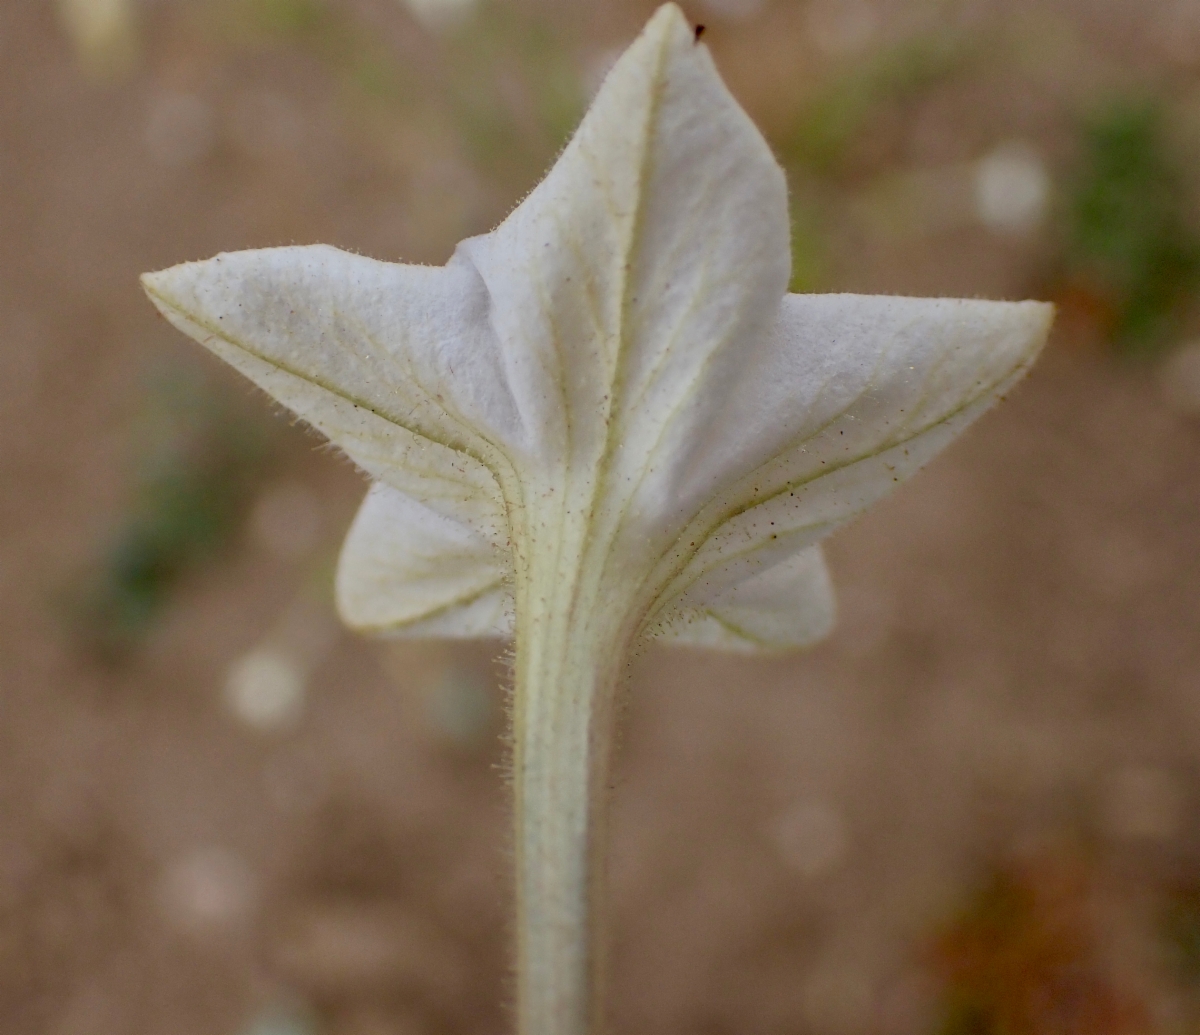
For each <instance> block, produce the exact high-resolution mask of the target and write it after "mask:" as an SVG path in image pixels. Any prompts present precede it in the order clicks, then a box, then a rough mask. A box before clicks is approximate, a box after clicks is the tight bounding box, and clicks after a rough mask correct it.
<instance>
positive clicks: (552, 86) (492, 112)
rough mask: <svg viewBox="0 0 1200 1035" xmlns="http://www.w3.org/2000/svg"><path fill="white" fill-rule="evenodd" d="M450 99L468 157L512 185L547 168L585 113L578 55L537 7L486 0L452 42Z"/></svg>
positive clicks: (495, 179)
mask: <svg viewBox="0 0 1200 1035" xmlns="http://www.w3.org/2000/svg"><path fill="white" fill-rule="evenodd" d="M449 43H450V45H449V57H450V62H451V71H452V74H451V76H450V84H449V86H450V89H449V105H450V112H451V115H452V118H453V120H454V123H455V125H456V126H457V129H458V133H459V136H460V138H461V140H462V142H463V144H464V146H465V149H466V152H467V156H468V158H469V159H470V161H471V162H472V163H473V164H474V165H475V166H476V168H477V169H478V170H479V171H480V173H482V174H484V175H486V176H487V178H488V179H489V180H490V181H491V182H492V183H494V184H497V185H499V186H501V187H502V188H504V189H507V190H510V191H519V190H525V189H528V187H529V185H530V182H531V181H533V180H536V179H537V178H538V177H539V176H540V175H541V174H542V173H544V172H545V170H546V168H547V166H548V165H549V164H550V162H551V161H552V160H553V158H554V156H555V155H556V154H557V153H558V152H559V151H560V150H561V149H562V147H563V146H564V145H565V144H566V142H567V140H568V138H569V137H570V135H571V133H572V132H573V131H574V129H575V126H576V125H577V124H578V123H579V120H580V119H581V118H582V117H583V112H584V108H585V106H586V101H587V98H586V96H585V94H584V90H583V84H582V77H581V76H580V74H579V67H578V62H577V61H576V60H573V59H572V54H571V49H570V48H569V47H568V46H567V45H566V41H565V40H563V39H562V38H561V37H560V34H559V33H558V32H556V29H555V26H554V25H553V23H552V22H550V21H549V20H547V19H546V18H544V17H542V16H539V15H538V14H537V13H536V12H523V11H520V10H518V9H516V8H513V7H511V6H506V5H503V4H490V5H484V6H483V7H481V9H480V10H479V11H478V12H477V13H476V14H475V16H474V18H473V19H472V21H471V22H470V23H469V24H468V25H467V26H465V27H464V28H463V29H462V30H461V31H460V32H458V33H457V34H456V35H455V36H454V37H453V38H452V39H451V40H450V41H449Z"/></svg>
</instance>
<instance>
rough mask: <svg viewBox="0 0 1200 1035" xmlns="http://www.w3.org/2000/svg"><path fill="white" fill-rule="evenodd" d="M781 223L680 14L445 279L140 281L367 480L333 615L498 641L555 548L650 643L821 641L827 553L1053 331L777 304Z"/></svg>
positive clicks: (928, 307)
mask: <svg viewBox="0 0 1200 1035" xmlns="http://www.w3.org/2000/svg"><path fill="white" fill-rule="evenodd" d="M788 226H789V223H788V217H787V194H786V187H785V183H784V178H783V174H782V172H781V170H780V168H779V166H778V164H777V163H776V162H775V160H774V158H773V157H772V155H771V152H770V150H769V148H768V147H767V145H766V143H765V142H764V141H763V139H762V137H761V136H760V135H759V133H758V131H757V130H756V129H755V127H754V126H753V124H752V123H751V122H750V120H749V119H748V118H747V117H746V115H745V114H744V113H743V112H742V111H741V109H740V108H739V107H738V105H737V104H736V102H735V101H734V100H733V98H732V97H731V96H730V94H729V93H728V91H727V90H726V88H725V86H724V85H723V83H722V82H721V80H720V79H719V77H718V76H717V74H716V72H715V70H714V68H713V64H712V61H711V58H710V57H709V54H708V52H707V49H706V48H705V47H703V46H698V45H696V44H695V43H694V41H693V36H692V33H691V32H690V30H689V29H688V27H687V25H686V23H685V22H684V20H683V18H682V16H681V15H680V14H679V12H678V10H677V9H676V8H675V7H673V6H667V7H664V8H662V9H661V10H660V11H659V13H658V14H657V15H656V16H655V18H654V19H653V20H652V21H651V23H650V24H649V25H648V26H647V28H646V30H645V31H644V32H643V34H642V36H641V37H640V38H639V39H638V40H637V41H636V42H635V43H634V44H633V46H632V47H631V48H630V49H629V50H628V51H627V52H626V54H625V55H624V56H623V57H622V59H621V60H620V61H619V62H618V63H617V65H616V66H615V67H614V69H613V70H612V72H611V73H610V75H609V76H608V78H607V80H606V82H605V84H604V86H603V88H602V89H601V91H600V93H599V94H598V96H597V97H596V100H595V103H594V105H593V106H592V108H591V110H590V112H589V113H588V115H587V117H586V118H585V119H584V121H583V123H582V125H581V126H580V128H579V130H578V132H577V133H576V135H575V137H574V139H573V140H572V141H571V143H570V145H569V146H568V147H567V149H566V150H565V152H564V153H563V155H562V157H561V158H560V159H559V161H558V163H557V164H556V165H555V167H554V168H553V169H552V170H551V172H550V174H549V175H548V176H547V177H546V179H545V180H544V181H543V182H542V183H541V184H540V185H539V186H538V187H537V188H536V189H535V190H534V191H533V193H532V194H531V195H530V196H529V197H528V198H527V199H526V200H525V201H524V203H522V204H521V205H520V207H518V208H517V209H516V211H514V212H513V213H512V215H510V216H509V217H508V219H506V220H505V221H504V223H503V224H501V225H500V226H499V227H498V228H497V229H496V230H495V231H493V232H492V233H490V234H487V235H485V236H483V237H477V238H472V239H470V240H467V241H464V242H463V243H462V244H461V245H459V247H458V249H457V250H456V252H455V254H454V256H453V257H452V258H451V259H450V261H449V262H448V263H447V264H446V265H445V266H444V267H439V268H432V267H424V266H410V265H399V264H393V263H385V262H378V261H376V260H373V259H367V258H363V257H361V256H357V255H352V254H347V253H345V252H341V251H337V250H335V249H333V248H328V247H323V246H317V247H298V248H277V249H267V250H262V251H250V252H241V253H236V254H228V255H220V256H218V257H216V258H215V259H212V260H209V261H206V262H198V263H186V264H184V265H181V266H176V267H174V268H173V269H169V270H166V271H164V272H161V273H157V274H151V275H148V276H147V277H145V278H144V280H145V286H146V289H147V291H148V292H149V293H150V295H151V297H152V298H153V300H154V301H155V303H156V304H157V305H158V306H159V308H160V309H161V310H162V312H163V313H164V314H165V315H166V316H167V318H168V319H169V320H171V321H172V322H173V323H174V324H175V325H176V326H178V327H179V328H180V329H182V330H184V331H185V332H187V333H188V334H191V335H192V336H193V337H195V338H197V339H198V340H199V341H201V342H202V343H203V344H205V345H206V346H208V347H209V348H210V349H212V351H214V352H215V353H217V354H218V355H219V356H221V357H222V358H223V359H225V360H227V361H228V362H230V363H231V364H232V365H234V366H235V367H237V368H238V369H239V370H240V371H242V373H244V374H245V375H246V376H248V377H249V378H250V379H251V380H253V381H255V382H256V383H257V384H259V385H260V386H261V387H262V388H264V389H265V390H266V391H267V392H268V393H269V394H271V395H272V396H274V397H275V398H276V399H277V400H279V401H280V402H282V403H283V404H284V405H286V406H287V407H289V408H290V409H292V410H293V411H295V412H296V413H297V414H299V415H300V416H301V417H303V418H304V419H305V420H307V421H308V422H309V423H311V424H312V425H313V426H315V427H316V428H318V429H319V430H320V431H321V432H322V433H324V434H325V435H327V436H328V437H329V438H330V439H331V440H332V441H333V442H334V443H336V444H337V445H338V446H340V447H341V448H342V449H344V450H345V452H346V453H348V454H349V455H350V457H352V458H353V459H354V460H355V462H356V463H357V464H358V465H359V466H360V467H362V468H363V469H364V470H365V471H366V472H367V473H368V474H369V475H370V476H371V477H372V478H373V479H374V480H375V484H374V485H373V486H372V488H371V491H370V493H369V494H368V496H367V499H366V501H365V503H364V505H363V508H362V510H361V512H360V513H359V515H358V517H357V519H356V520H355V522H354V525H353V527H352V529H351V531H350V535H349V537H348V539H347V541H346V545H345V548H344V550H343V553H342V559H341V565H340V570H339V573H338V579H337V595H338V602H339V606H340V609H341V612H342V614H343V616H344V617H345V619H346V621H347V622H348V623H349V624H350V625H352V626H357V627H361V628H364V629H370V630H377V631H380V632H391V633H397V634H409V635H417V636H486V635H506V634H508V633H509V632H510V630H511V628H512V623H513V615H514V608H513V595H514V587H515V583H514V574H515V572H514V566H517V567H520V566H521V565H522V564H525V565H528V566H530V567H533V566H534V565H533V564H532V563H531V561H532V558H531V554H532V553H534V552H535V551H536V550H537V549H538V546H539V538H541V539H544V540H545V541H546V542H547V544H554V545H555V546H556V545H557V543H558V541H559V540H560V539H561V538H562V537H563V535H564V534H566V535H567V536H568V538H572V537H573V538H574V539H575V540H579V539H580V538H587V539H590V540H591V551H590V552H591V554H593V555H594V556H593V557H592V558H591V562H594V564H595V565H596V570H595V571H592V572H590V576H591V578H592V579H593V580H595V581H598V582H599V583H601V584H602V587H601V588H602V590H603V592H602V596H603V598H604V599H607V600H610V601H612V600H620V601H621V602H622V603H624V604H625V606H627V607H630V608H633V609H635V610H636V611H637V613H638V615H639V628H638V631H639V632H643V633H648V634H651V635H657V636H660V637H663V638H665V639H673V640H676V641H680V642H685V643H695V644H702V645H708V646H713V647H725V648H733V649H780V648H790V647H797V646H802V645H805V644H807V643H809V642H811V641H813V640H814V639H817V638H819V637H820V636H821V635H823V634H824V633H825V632H826V631H827V630H828V629H829V627H830V625H831V623H832V618H833V603H832V594H831V589H830V581H829V578H828V575H827V573H826V570H825V567H824V565H823V563H822V561H821V558H820V554H819V552H818V550H819V548H818V547H817V546H816V544H817V542H818V541H819V540H820V539H822V538H823V537H824V536H826V535H827V534H828V533H829V532H830V531H832V530H833V529H834V528H835V527H837V526H838V525H839V524H841V523H842V522H844V521H846V520H847V519H849V518H851V517H853V516H854V515H855V514H857V513H859V512H860V511H861V510H863V509H864V508H865V507H866V506H868V505H869V504H870V503H871V502H873V501H874V500H875V499H877V498H878V497H880V496H881V495H883V494H884V493H885V492H887V491H888V490H889V489H891V488H892V487H893V486H894V485H895V484H896V483H898V482H900V481H901V480H903V479H904V478H906V477H907V476H908V475H910V474H912V473H913V472H914V471H916V470H917V469H918V468H919V467H920V466H921V465H922V464H923V463H924V462H925V461H927V460H928V459H929V458H930V457H931V456H932V455H933V454H934V453H935V452H936V451H937V450H939V449H940V448H941V447H942V446H944V445H945V444H946V443H947V442H949V441H950V440H951V439H952V438H953V437H954V436H955V435H956V434H957V433H958V432H959V431H960V430H961V429H962V428H963V427H965V426H966V425H967V424H968V423H969V422H970V421H971V420H972V419H973V418H975V417H976V416H978V415H979V414H980V413H981V412H982V411H983V410H985V409H986V408H987V407H988V406H990V405H991V404H992V403H993V402H994V401H995V400H996V399H997V398H998V397H999V396H1000V395H1001V394H1003V392H1004V391H1005V389H1006V388H1008V387H1009V386H1010V385H1011V384H1012V383H1013V382H1014V381H1015V380H1016V379H1017V378H1019V377H1020V376H1021V374H1022V373H1023V372H1024V370H1025V369H1026V367H1027V366H1028V365H1029V363H1030V362H1031V361H1032V360H1033V358H1034V357H1035V355H1036V354H1037V352H1038V350H1039V348H1040V346H1041V344H1042V343H1043V341H1044V339H1045V336H1046V332H1047V328H1048V325H1049V322H1050V319H1051V310H1050V307H1049V306H1046V305H1042V304H1038V303H1015V304H1014V303H997V302H984V301H951V300H940V299H939V300H913V299H903V298H879V297H860V296H853V295H829V296H822V295H788V294H785V288H786V284H787V282H788V276H789V262H790V260H789V246H788ZM564 526H578V527H564ZM600 555H603V556H600ZM601 569H603V570H601ZM557 574H558V575H563V574H565V575H566V576H567V577H568V578H570V577H572V573H569V572H567V573H564V572H558V573H557Z"/></svg>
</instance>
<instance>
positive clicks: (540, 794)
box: [513, 554, 628, 1035]
mask: <svg viewBox="0 0 1200 1035" xmlns="http://www.w3.org/2000/svg"><path fill="white" fill-rule="evenodd" d="M562 560H563V558H562V556H561V554H560V555H559V556H558V558H557V562H556V563H555V564H554V565H553V566H552V567H547V569H546V570H545V571H544V572H543V576H544V577H542V578H536V577H535V578H531V579H530V581H529V582H528V583H527V584H526V586H525V587H524V589H525V592H523V593H522V592H520V591H518V611H517V656H516V686H515V699H514V710H513V787H514V794H515V809H516V816H515V819H516V870H517V1030H518V1032H519V1033H520V1035H597V1033H598V1032H599V1031H600V1030H601V1028H602V1016H601V1014H602V997H603V976H602V970H603V954H602V951H601V942H602V938H601V917H602V904H601V900H602V897H603V893H604V861H605V847H606V845H605V842H606V837H605V827H606V811H607V794H608V777H609V766H610V762H611V754H612V737H613V727H614V719H615V716H614V710H615V709H614V698H615V696H616V691H617V686H618V681H619V678H620V675H621V672H622V668H623V666H624V663H625V657H626V653H627V648H628V636H627V635H626V634H625V631H624V629H623V626H624V624H625V623H623V622H622V621H621V620H620V617H619V612H620V609H619V608H614V607H613V606H612V603H613V602H612V601H611V600H608V601H603V602H601V601H599V600H587V599H580V597H579V595H578V593H577V589H578V587H579V585H580V583H581V582H583V581H586V580H581V579H579V577H578V576H579V574H580V571H581V567H582V565H571V564H567V565H563V564H562ZM534 563H535V565H536V563H537V562H536V560H535V562H534ZM572 569H573V570H572ZM522 605H524V606H522Z"/></svg>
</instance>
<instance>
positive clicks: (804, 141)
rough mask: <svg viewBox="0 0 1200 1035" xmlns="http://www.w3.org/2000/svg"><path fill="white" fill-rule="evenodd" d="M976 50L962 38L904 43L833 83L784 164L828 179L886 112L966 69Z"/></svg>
mask: <svg viewBox="0 0 1200 1035" xmlns="http://www.w3.org/2000/svg"><path fill="white" fill-rule="evenodd" d="M974 52H975V48H974V47H972V46H970V45H969V44H968V43H967V42H966V41H965V40H964V39H963V38H961V37H960V36H958V35H950V34H933V35H928V36H918V37H915V38H913V39H909V40H905V41H904V42H902V43H899V44H896V45H894V46H891V47H889V48H887V49H885V50H882V51H880V52H879V53H877V54H875V55H873V56H872V57H870V58H869V59H867V60H866V61H864V62H862V63H861V64H859V65H858V66H856V67H855V68H853V69H851V70H849V71H847V72H845V73H844V74H842V75H841V76H839V77H837V78H835V79H834V80H833V81H832V82H831V83H830V84H829V85H827V86H826V87H824V88H823V89H821V90H820V91H818V93H817V95H816V96H815V97H814V98H813V99H812V100H811V101H809V103H808V104H807V105H805V107H804V108H803V109H802V111H801V113H800V116H799V118H798V119H797V121H796V125H795V128H794V129H793V130H792V133H791V135H790V137H789V138H788V139H787V140H785V141H784V143H783V154H784V159H785V161H786V162H788V163H789V164H796V165H800V166H804V167H806V168H808V169H810V170H812V171H814V172H817V173H829V172H831V171H833V170H834V169H836V167H837V166H838V164H839V163H840V162H841V161H842V160H843V158H844V157H845V155H846V153H847V151H848V150H849V148H850V146H851V145H852V144H853V143H854V141H855V140H857V139H858V138H859V137H860V136H861V135H862V134H863V133H865V132H867V131H868V130H869V128H870V125H871V123H872V121H873V120H874V119H875V118H876V117H877V116H878V115H879V113H880V112H881V111H883V110H884V109H886V108H888V107H894V106H896V105H900V104H904V103H906V102H908V101H911V100H912V99H913V98H914V97H916V96H917V95H919V94H920V93H922V92H923V91H925V90H927V89H928V88H929V87H931V86H934V85H936V84H938V83H940V82H942V81H944V80H945V79H947V78H949V77H950V76H952V75H954V74H956V73H957V72H959V71H960V70H961V69H963V68H965V67H967V66H968V65H969V63H970V60H971V57H972V55H973V54H974Z"/></svg>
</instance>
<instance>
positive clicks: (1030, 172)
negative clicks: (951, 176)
mask: <svg viewBox="0 0 1200 1035" xmlns="http://www.w3.org/2000/svg"><path fill="white" fill-rule="evenodd" d="M1049 203H1050V175H1049V173H1047V171H1046V166H1045V163H1044V162H1043V161H1042V159H1041V156H1040V155H1039V154H1038V153H1037V151H1036V150H1035V149H1034V148H1033V147H1031V146H1030V145H1029V144H1027V143H1024V142H1023V141H1010V142H1008V143H1005V144H1001V145H1000V146H999V147H997V148H996V149H995V150H994V151H992V152H991V153H990V154H988V155H986V156H985V157H984V158H982V159H980V161H979V163H978V165H977V166H976V167H975V211H976V214H977V215H978V216H979V221H980V222H981V223H982V224H983V225H984V226H985V227H987V228H988V229H989V230H991V231H992V232H993V233H996V234H1001V235H1005V236H1022V235H1026V234H1031V233H1033V232H1034V231H1035V230H1037V229H1038V227H1040V226H1041V225H1042V222H1043V221H1044V220H1045V218H1046V211H1047V209H1048V207H1049Z"/></svg>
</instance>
